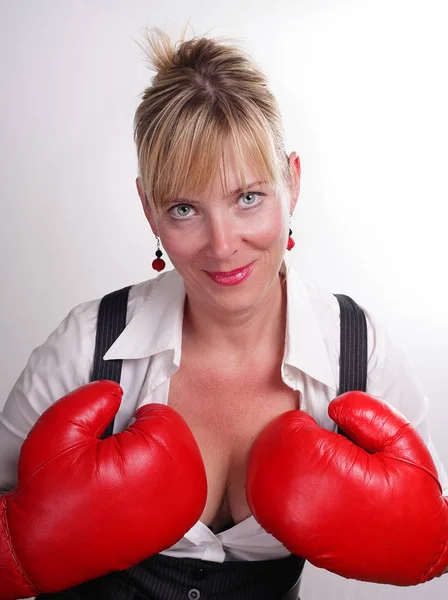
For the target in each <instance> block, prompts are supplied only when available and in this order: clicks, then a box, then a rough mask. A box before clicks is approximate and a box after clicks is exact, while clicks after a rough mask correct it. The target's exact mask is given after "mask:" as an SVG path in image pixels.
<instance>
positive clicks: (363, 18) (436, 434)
mask: <svg viewBox="0 0 448 600" xmlns="http://www.w3.org/2000/svg"><path fill="white" fill-rule="evenodd" d="M0 11H1V14H0V73H1V94H0V139H1V149H0V193H1V196H0V198H1V219H0V234H1V235H0V251H1V259H2V260H1V262H0V269H1V272H0V277H1V285H2V288H1V289H2V310H1V314H0V328H1V329H0V333H1V337H0V343H1V356H2V360H1V361H0V369H1V376H0V387H1V390H0V391H1V396H0V397H1V398H2V400H0V405H1V404H2V403H3V399H4V398H6V395H7V393H8V392H9V390H10V389H11V387H12V385H13V383H14V381H15V380H16V378H17V377H18V375H19V373H20V371H21V370H22V368H23V367H24V366H25V364H26V361H27V359H28V356H29V354H30V353H31V351H32V349H33V348H34V347H35V346H37V345H39V344H41V343H42V342H43V341H44V340H45V338H46V337H47V336H48V334H49V333H50V332H51V331H52V330H53V329H54V328H55V327H56V325H57V324H58V323H59V322H60V321H61V319H62V318H63V317H64V316H65V315H66V313H67V312H68V311H69V310H70V309H71V308H72V307H73V306H74V305H76V304H78V303H79V302H82V301H85V300H89V299H92V298H96V297H100V296H101V295H103V294H105V293H107V292H109V291H111V290H113V289H117V288H119V287H122V286H124V285H127V284H131V283H135V282H138V281H142V280H144V279H148V278H150V277H152V276H153V274H154V273H153V271H152V270H151V261H152V260H153V257H154V250H155V243H154V238H153V237H152V235H151V232H150V230H149V227H148V226H147V224H146V221H145V219H144V217H143V212H142V210H141V207H140V204H139V200H138V197H137V194H136V191H135V187H134V179H135V176H136V158H135V150H134V146H133V136H132V119H133V114H134V111H135V109H136V107H137V105H138V103H139V94H140V93H141V92H142V91H143V89H144V88H145V87H146V86H147V85H149V83H150V77H151V76H152V75H153V73H152V72H150V71H148V70H147V69H146V68H145V66H144V64H143V62H142V60H141V50H140V49H139V48H138V46H137V45H136V43H135V40H141V39H142V29H143V27H145V26H149V27H151V26H153V25H157V26H159V27H161V28H166V29H167V30H168V31H171V32H173V33H179V32H180V31H181V29H182V27H183V25H184V24H185V23H186V22H187V21H188V19H191V24H192V26H193V28H194V33H195V34H197V35H200V34H203V33H205V32H207V31H208V30H211V31H210V35H214V36H220V35H221V36H232V37H239V38H241V45H242V46H243V47H244V48H245V49H246V50H247V51H249V52H250V53H251V54H252V56H253V57H254V59H255V60H256V61H257V62H258V63H259V65H260V66H261V67H262V69H263V70H264V71H265V73H266V74H267V76H268V78H269V81H270V84H271V88H272V90H273V91H274V93H275V94H276V96H277V98H278V100H279V103H280V107H281V110H282V113H283V116H284V124H285V130H286V136H287V151H288V153H290V152H291V151H293V150H296V151H297V152H298V153H299V155H300V156H301V158H302V166H303V183H302V191H301V196H300V202H299V205H298V208H297V210H296V213H295V216H294V221H293V229H294V237H295V239H296V243H297V245H296V248H295V249H294V250H293V261H294V263H295V265H296V267H297V269H298V271H299V273H300V275H301V276H302V278H303V279H305V280H307V281H309V282H311V283H314V284H316V285H318V286H322V287H324V288H326V289H329V290H330V291H332V292H338V293H346V294H349V295H351V296H353V297H354V298H355V300H357V301H358V302H359V303H361V304H362V305H363V306H365V307H368V308H369V309H370V310H371V311H373V312H374V313H375V314H376V315H377V316H379V317H380V318H381V319H382V320H383V322H384V323H385V324H386V325H387V326H388V328H389V330H390V332H391V334H392V335H393V337H394V338H395V340H396V341H397V342H399V343H400V344H401V346H402V347H403V348H404V349H405V350H406V352H407V353H408V355H409V358H410V360H411V364H412V365H413V367H414V369H415V372H416V373H417V375H418V377H419V379H420V380H421V382H422V384H423V386H424V388H425V390H426V392H427V394H428V396H429V397H430V400H431V414H430V421H431V428H432V435H433V439H434V442H435V444H436V447H437V448H438V451H439V454H440V456H441V458H442V460H443V462H444V463H445V465H448V441H447V439H446V436H445V432H446V430H447V417H448V402H447V393H446V387H447V386H446V383H445V376H446V371H447V366H448V365H447V354H448V352H447V351H448V312H447V309H446V305H447V302H446V300H447V299H446V296H447V280H446V272H447V268H446V258H447V250H448V243H447V238H446V223H445V216H446V203H447V196H448V194H447V190H448V183H447V177H446V175H447V163H448V150H447V148H448V143H447V140H448V117H447V106H448V92H447V83H446V81H447V58H448V42H447V39H448V36H447V33H446V32H447V26H448V23H447V8H446V3H445V0H419V1H416V0H352V1H348V0H314V1H312V0H295V1H292V0H291V1H287V0H277V1H276V2H273V3H268V2H263V1H262V0H256V1H255V0H245V1H244V2H242V1H241V0H226V1H225V2H223V3H220V2H210V1H205V0H202V1H201V0H190V2H184V1H182V0H164V1H163V2H156V1H155V0H153V1H152V2H151V1H143V0H90V1H87V0H71V1H69V0H40V1H39V2H36V1H32V0H28V1H24V0H9V1H7V2H6V1H4V0H2V1H1V2H0ZM190 32H191V30H190ZM447 593H448V575H446V576H445V577H443V578H440V579H438V580H436V581H433V582H431V583H429V584H425V585H423V586H419V587H417V588H405V589H399V588H393V587H390V586H375V585H373V584H363V583H358V582H353V581H346V580H343V579H340V578H338V577H336V576H333V575H330V574H328V573H325V572H323V571H320V570H317V569H314V568H312V567H309V566H308V567H307V570H306V574H305V579H304V583H303V590H302V594H301V595H302V600H321V599H322V600H324V599H328V598H332V600H337V599H339V598H344V599H346V600H351V599H359V598H363V599H372V600H373V599H375V600H378V599H387V600H392V599H394V598H406V599H409V600H411V599H423V598H430V599H431V600H442V599H445V598H446V597H447Z"/></svg>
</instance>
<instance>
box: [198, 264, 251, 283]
mask: <svg viewBox="0 0 448 600" xmlns="http://www.w3.org/2000/svg"><path fill="white" fill-rule="evenodd" d="M254 264H255V261H254V262H251V263H249V264H248V265H245V266H244V267H239V269H235V270H234V271H205V272H206V273H207V275H208V276H209V277H210V279H211V280H212V281H214V282H215V283H218V284H219V285H236V284H238V283H241V282H242V281H244V280H245V279H247V278H248V277H249V275H250V274H251V273H252V270H253V268H254Z"/></svg>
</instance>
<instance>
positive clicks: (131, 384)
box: [0, 269, 448, 562]
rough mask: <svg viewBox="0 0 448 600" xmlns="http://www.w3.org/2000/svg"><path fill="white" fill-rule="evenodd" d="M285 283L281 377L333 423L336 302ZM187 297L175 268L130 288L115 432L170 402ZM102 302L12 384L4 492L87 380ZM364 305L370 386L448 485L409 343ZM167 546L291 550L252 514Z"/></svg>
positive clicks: (3, 423) (78, 317) (116, 347)
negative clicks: (54, 412)
mask: <svg viewBox="0 0 448 600" xmlns="http://www.w3.org/2000/svg"><path fill="white" fill-rule="evenodd" d="M286 284H287V322H286V338H285V349H284V356H283V361H282V367H281V368H282V373H281V374H282V378H283V381H284V382H285V384H286V385H288V386H289V387H290V388H291V389H293V390H298V391H300V392H301V399H302V403H301V409H302V410H304V411H306V412H307V413H309V414H310V415H311V416H312V417H313V418H314V419H315V420H316V421H317V423H318V424H319V425H320V426H321V427H324V428H326V429H329V430H335V424H334V423H333V422H332V421H331V420H330V418H329V416H328V414H327V407H328V403H329V402H330V401H331V400H332V399H333V398H334V397H335V396H337V389H338V385H339V343H340V323H339V303H338V301H337V299H336V298H335V297H334V296H333V295H332V294H331V293H329V292H327V291H323V290H320V289H318V288H316V287H315V286H312V285H309V284H305V283H303V282H302V281H301V280H300V279H299V277H298V276H297V274H296V273H295V272H294V270H292V269H290V270H289V272H288V276H287V280H286ZM355 300H356V299H355ZM184 301H185V289H184V284H183V280H182V278H181V276H180V275H179V274H178V273H177V272H176V271H175V270H173V271H168V272H166V273H163V274H161V275H159V276H158V277H157V278H155V279H151V280H149V281H145V282H143V283H139V284H137V285H135V286H133V288H132V289H131V291H130V294H129V301H128V315H127V325H126V328H125V329H124V331H123V333H122V334H121V335H120V336H119V337H118V339H117V340H116V341H115V343H114V344H113V345H112V346H111V348H110V349H109V351H108V352H107V353H106V354H105V357H104V358H105V360H109V359H123V370H122V377H121V386H122V387H123V390H124V395H123V400H122V403H121V406H120V410H119V411H118V414H117V416H116V419H115V431H121V430H122V429H125V428H126V427H127V425H128V424H129V421H130V420H131V418H132V417H133V415H134V413H135V411H136V409H137V408H138V407H139V406H142V405H144V404H148V403H151V402H159V403H162V404H167V403H168V395H169V386H170V377H171V376H172V375H173V374H174V373H175V372H176V371H177V369H178V368H179V365H180V361H181V343H182V319H183V307H184ZM99 302H100V300H93V301H90V302H85V303H83V304H80V305H79V306H77V307H76V308H74V309H73V310H72V311H71V312H70V313H69V314H68V316H67V317H66V318H65V319H64V320H63V321H62V323H61V324H60V325H59V327H58V328H57V329H56V330H55V331H54V332H53V333H52V334H51V335H50V336H49V338H48V339H47V341H46V342H45V343H44V344H43V345H42V346H40V347H38V348H36V349H35V350H34V351H33V353H32V354H31V357H30V359H29V361H28V365H27V366H26V368H25V369H24V371H23V372H22V374H21V375H20V377H19V379H18V380H17V382H16V384H15V385H14V387H13V389H12V391H11V393H10V395H9V397H8V399H7V401H6V404H5V406H4V409H3V412H2V413H1V414H0V492H6V491H8V490H11V489H13V488H14V486H15V484H16V473H17V461H18V458H19V454H20V448H21V445H22V442H23V440H24V439H25V438H26V436H27V434H28V432H29V431H30V429H31V428H32V426H33V425H34V423H35V421H36V420H37V418H38V417H39V416H40V415H41V414H42V413H43V412H44V411H45V410H46V409H47V408H48V407H49V406H50V405H51V404H52V403H53V402H55V401H56V400H58V399H59V398H61V397H62V396H64V395H65V394H67V393H68V392H70V391H72V390H73V389H75V388H77V387H79V386H81V385H84V384H85V383H88V382H89V381H90V376H91V372H92V363H93V354H94V344H95V332H96V322H97V312H98V307H99ZM362 308H363V310H364V312H365V314H366V318H367V331H368V373H367V392H368V393H369V394H371V395H372V396H376V397H378V398H381V399H382V400H384V401H386V402H388V403H390V404H391V405H393V406H394V407H395V408H396V409H398V410H399V411H400V412H401V413H403V414H404V415H405V416H406V417H407V419H408V420H409V421H410V422H411V423H412V424H413V425H414V426H415V427H416V428H417V429H418V431H419V433H420V434H421V436H422V437H423V439H424V441H425V443H426V444H427V446H428V448H429V450H430V452H431V454H432V457H433V460H434V462H435V465H436V467H437V470H438V474H439V479H440V481H441V484H442V487H443V489H444V494H448V479H447V476H446V473H445V471H444V468H443V466H442V464H441V462H440V459H439V457H438V456H437V453H436V451H435V448H434V447H433V444H432V442H431V438H430V434H429V430H428V419H427V414H428V400H427V398H426V396H425V395H424V392H423V390H422V389H421V386H420V384H419V383H418V381H417V380H416V378H415V377H414V375H413V374H412V372H411V371H410V369H409V366H408V362H407V359H406V355H405V354H404V352H402V351H401V350H400V349H398V348H397V347H396V346H394V344H393V343H392V342H391V340H390V339H389V337H388V335H387V332H386V331H385V329H384V328H383V327H382V326H381V325H379V324H378V323H377V322H376V321H375V319H374V317H373V316H372V315H371V314H370V312H369V311H368V310H366V309H365V308H364V307H362ZM163 554H167V555H169V556H176V557H192V558H200V559H203V560H210V561H216V562H223V561H225V560H264V559H272V558H281V557H283V556H287V555H288V554H289V552H288V550H287V549H286V548H285V547H284V546H283V545H282V544H281V543H280V542H278V541H277V540H276V539H275V538H273V537H272V536H271V535H269V534H268V533H267V532H266V531H264V529H263V528H262V527H261V526H260V525H258V523H257V522H256V521H255V519H254V517H252V516H250V517H249V518H247V519H246V520H244V521H242V522H241V523H238V524H237V525H235V526H234V527H232V528H231V529H228V530H226V531H223V532H221V533H218V534H214V533H213V532H212V531H211V530H210V529H209V528H208V527H207V526H206V525H204V524H203V523H202V522H201V521H198V522H197V523H196V524H195V525H194V526H193V527H192V528H191V529H190V531H188V532H187V533H186V534H185V536H184V537H183V538H182V539H181V540H180V541H179V542H178V543H176V544H175V545H174V546H172V547H171V548H169V549H168V550H165V551H164V552H163Z"/></svg>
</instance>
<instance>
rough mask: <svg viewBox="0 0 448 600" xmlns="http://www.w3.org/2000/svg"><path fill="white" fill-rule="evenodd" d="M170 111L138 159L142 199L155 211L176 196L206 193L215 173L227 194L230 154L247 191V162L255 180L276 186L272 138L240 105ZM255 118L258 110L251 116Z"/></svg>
mask: <svg viewBox="0 0 448 600" xmlns="http://www.w3.org/2000/svg"><path fill="white" fill-rule="evenodd" d="M185 108H186V107H185V106H184V110H183V111H182V112H181V114H178V115H176V117H175V118H173V119H172V120H171V123H168V122H166V121H165V123H164V126H163V127H160V128H158V131H157V139H156V140H153V143H152V144H151V160H146V161H144V162H145V164H146V166H147V170H146V173H144V174H143V173H142V176H143V179H144V180H145V184H146V185H145V186H144V187H145V190H151V194H150V195H149V196H148V201H149V202H151V205H152V208H153V209H154V210H155V212H156V213H158V214H161V213H162V212H163V211H164V210H166V209H167V208H168V207H169V206H170V205H172V203H173V202H175V201H176V200H177V199H179V198H182V197H187V198H190V197H194V196H198V195H200V194H203V193H207V192H209V189H210V186H211V184H212V183H213V181H214V180H215V178H216V176H217V174H218V172H219V175H220V179H221V186H222V191H223V194H224V195H225V196H228V195H230V193H231V191H232V190H231V189H230V182H229V165H230V161H231V160H232V157H231V153H233V156H234V158H235V161H236V166H237V172H238V178H239V184H238V185H239V186H240V187H241V190H242V193H246V192H247V183H248V182H247V181H246V177H245V171H246V168H247V167H250V168H251V169H253V170H254V172H255V173H256V176H257V177H258V179H259V180H260V181H265V182H266V183H267V184H268V185H269V187H271V188H272V189H273V190H275V191H278V190H279V188H280V183H281V181H282V173H281V166H280V165H279V164H278V155H277V153H276V151H275V146H274V144H273V143H272V133H271V132H270V131H269V126H268V124H267V122H264V120H263V119H262V118H253V117H254V114H253V111H252V115H251V116H252V118H251V119H249V118H248V114H247V113H244V111H243V110H241V111H240V112H239V114H238V112H237V114H235V112H236V111H235V106H233V107H232V108H233V110H231V111H226V110H225V109H224V110H223V109H222V107H221V110H217V108H218V107H217V106H216V105H215V106H214V107H212V106H210V105H205V106H203V107H202V110H198V109H197V107H195V108H194V109H192V110H185ZM257 117H260V115H257Z"/></svg>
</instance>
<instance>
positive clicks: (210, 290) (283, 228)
mask: <svg viewBox="0 0 448 600" xmlns="http://www.w3.org/2000/svg"><path fill="white" fill-rule="evenodd" d="M289 162H290V165H291V168H292V170H293V173H294V178H293V180H292V182H291V184H290V185H289V186H286V187H285V189H284V191H283V192H282V193H281V194H280V195H279V194H275V193H274V191H273V190H272V189H270V187H269V186H268V185H267V184H265V183H256V182H257V180H258V179H259V178H258V177H257V175H256V173H255V172H254V171H253V170H252V169H251V168H250V166H246V168H245V177H246V183H247V189H248V191H247V193H246V194H243V193H242V192H241V191H238V189H239V188H241V181H240V180H239V177H238V169H237V163H236V159H235V156H234V154H232V153H231V154H230V155H229V165H228V181H229V188H230V190H235V191H232V193H230V194H229V195H226V194H225V193H224V192H223V189H222V185H221V180H220V177H219V173H217V175H216V178H215V180H214V181H212V182H211V183H210V186H209V189H208V190H207V191H204V192H203V193H201V194H200V195H195V196H194V195H192V194H191V193H189V191H188V190H182V193H181V194H180V195H179V198H178V199H176V201H175V202H173V203H172V204H171V205H170V207H169V208H168V209H167V210H166V211H165V212H164V213H163V214H162V215H161V216H156V215H155V214H153V213H152V212H151V211H150V209H149V208H148V206H147V203H146V201H145V198H144V194H143V192H142V189H141V186H140V183H139V180H137V187H138V190H139V194H140V198H141V200H142V203H143V207H144V209H145V214H146V216H147V218H148V221H149V223H150V225H151V228H152V230H153V232H154V234H155V235H157V236H158V237H159V238H160V241H161V243H162V246H163V247H164V250H165V252H166V254H167V255H168V256H169V258H170V260H171V262H172V263H173V265H174V267H175V268H176V269H177V271H178V272H179V274H180V275H181V276H182V277H183V279H184V281H185V289H186V292H187V294H188V297H189V299H190V301H194V302H196V303H199V304H202V305H204V304H206V305H207V306H209V307H210V308H212V309H215V310H220V311H222V310H224V311H226V312H232V313H238V312H245V311H248V310H251V309H252V308H254V307H255V306H256V305H257V304H258V303H259V302H260V301H262V300H263V299H264V298H266V294H268V293H269V291H270V290H271V289H272V286H273V285H275V284H277V285H278V282H279V275H278V274H279V270H280V266H281V264H282V260H283V257H284V254H285V250H286V244H287V239H288V228H289V215H290V214H291V213H292V212H293V211H294V207H295V204H296V202H297V197H298V193H299V185H300V161H299V158H298V157H297V156H296V155H295V153H293V154H291V156H290V157H289Z"/></svg>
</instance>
